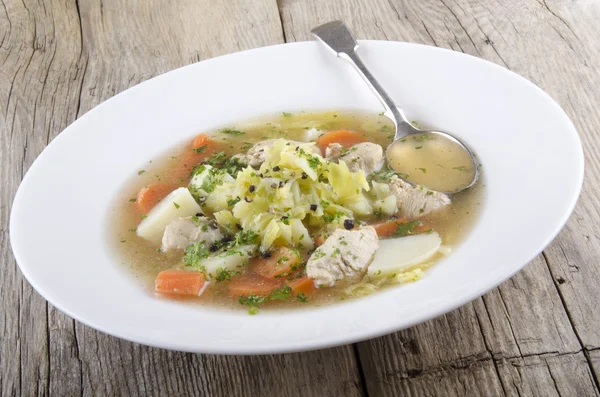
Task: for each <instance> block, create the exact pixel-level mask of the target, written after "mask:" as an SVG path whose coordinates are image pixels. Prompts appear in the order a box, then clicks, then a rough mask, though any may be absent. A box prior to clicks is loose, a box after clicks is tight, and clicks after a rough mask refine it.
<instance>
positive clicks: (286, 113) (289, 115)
mask: <svg viewBox="0 0 600 397" xmlns="http://www.w3.org/2000/svg"><path fill="white" fill-rule="evenodd" d="M281 114H283V117H292V114H291V113H288V112H281Z"/></svg>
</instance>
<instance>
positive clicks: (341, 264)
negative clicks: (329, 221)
mask: <svg viewBox="0 0 600 397" xmlns="http://www.w3.org/2000/svg"><path fill="white" fill-rule="evenodd" d="M377 248H379V238H378V237H377V232H375V229H373V228H372V227H371V226H365V227H362V228H360V229H358V230H344V229H338V230H336V231H335V232H333V234H332V235H331V236H329V238H327V240H325V243H323V245H321V246H320V247H319V248H317V249H316V250H315V252H313V254H312V255H311V257H310V258H309V259H308V263H307V264H306V274H307V275H308V277H309V278H312V279H314V283H315V286H317V287H333V286H334V285H335V284H336V283H337V282H339V281H340V280H343V279H352V278H358V277H360V276H363V275H364V274H365V273H366V271H367V269H368V267H369V265H370V264H371V262H372V261H373V258H374V257H375V251H377Z"/></svg>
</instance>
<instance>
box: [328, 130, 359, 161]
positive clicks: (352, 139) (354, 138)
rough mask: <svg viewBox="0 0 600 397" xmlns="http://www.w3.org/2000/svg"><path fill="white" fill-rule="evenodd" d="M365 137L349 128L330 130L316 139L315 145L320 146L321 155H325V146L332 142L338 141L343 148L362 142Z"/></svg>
mask: <svg viewBox="0 0 600 397" xmlns="http://www.w3.org/2000/svg"><path fill="white" fill-rule="evenodd" d="M364 141H365V139H364V138H363V137H362V135H360V134H359V133H358V132H354V131H350V130H335V131H330V132H328V133H326V134H325V135H323V136H322V137H320V138H319V139H317V145H319V148H321V152H323V156H324V155H325V150H326V149H327V146H329V145H330V144H332V143H339V144H340V145H342V146H343V147H345V148H350V147H352V146H354V145H356V144H357V143H361V142H364Z"/></svg>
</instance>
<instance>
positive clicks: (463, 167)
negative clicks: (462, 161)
mask: <svg viewBox="0 0 600 397" xmlns="http://www.w3.org/2000/svg"><path fill="white" fill-rule="evenodd" d="M452 169H453V170H457V171H466V170H467V167H465V166H464V165H461V166H460V167H452Z"/></svg>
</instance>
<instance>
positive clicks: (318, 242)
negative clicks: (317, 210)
mask: <svg viewBox="0 0 600 397" xmlns="http://www.w3.org/2000/svg"><path fill="white" fill-rule="evenodd" d="M325 240H326V238H325V236H323V235H322V234H320V235H318V236H317V237H315V245H316V246H317V247H320V246H321V245H323V244H325Z"/></svg>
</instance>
